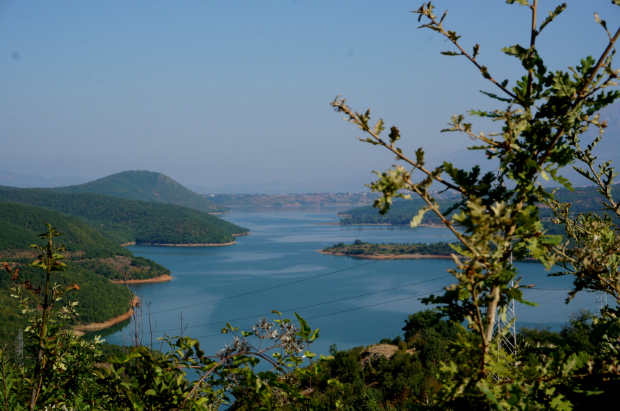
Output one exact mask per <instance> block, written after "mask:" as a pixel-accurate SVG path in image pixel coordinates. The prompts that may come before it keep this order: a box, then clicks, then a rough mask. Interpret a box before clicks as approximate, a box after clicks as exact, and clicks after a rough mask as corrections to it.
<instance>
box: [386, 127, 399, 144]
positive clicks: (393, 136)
mask: <svg viewBox="0 0 620 411" xmlns="http://www.w3.org/2000/svg"><path fill="white" fill-rule="evenodd" d="M389 137H390V142H391V143H392V145H394V143H395V142H396V141H397V140H399V139H400V131H399V130H398V129H397V128H396V127H395V126H392V128H391V129H390V136H389Z"/></svg>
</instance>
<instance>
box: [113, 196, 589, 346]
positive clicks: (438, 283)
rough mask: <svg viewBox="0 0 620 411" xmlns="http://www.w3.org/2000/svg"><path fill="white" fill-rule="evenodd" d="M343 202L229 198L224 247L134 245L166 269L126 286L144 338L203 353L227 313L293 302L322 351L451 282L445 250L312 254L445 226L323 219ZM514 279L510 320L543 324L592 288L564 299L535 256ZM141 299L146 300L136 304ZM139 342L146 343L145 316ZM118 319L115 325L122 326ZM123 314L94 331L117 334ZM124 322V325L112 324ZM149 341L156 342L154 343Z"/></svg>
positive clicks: (421, 237)
mask: <svg viewBox="0 0 620 411" xmlns="http://www.w3.org/2000/svg"><path fill="white" fill-rule="evenodd" d="M350 208H351V207H348V206H343V207H296V208H286V207H280V208H252V209H246V208H235V209H233V212H232V213H231V214H227V215H225V216H224V217H223V218H224V219H226V220H228V221H230V222H232V223H235V224H238V225H240V226H242V227H247V228H249V229H250V231H251V235H249V236H245V237H237V238H236V240H237V244H236V245H233V246H227V247H186V248H185V247H163V246H145V245H134V246H130V247H128V249H130V250H131V251H132V252H133V253H134V254H135V255H137V256H142V257H146V258H150V259H152V260H154V261H156V262H158V263H159V264H162V265H164V266H165V267H168V268H169V269H170V270H171V271H172V276H173V277H174V280H172V281H170V282H167V283H158V284H144V285H141V286H139V287H133V289H134V291H135V292H136V293H137V294H139V295H140V296H141V298H142V301H143V304H145V305H146V304H150V311H151V324H152V326H153V327H154V329H155V331H154V333H153V338H154V339H155V338H157V337H160V336H162V335H164V333H165V334H168V335H172V336H175V335H179V334H180V332H181V327H182V326H183V327H187V328H186V329H185V331H184V335H188V336H191V337H195V338H198V339H199V340H200V341H201V345H202V347H203V349H205V351H206V352H207V354H211V353H214V352H215V351H217V350H219V349H220V348H222V347H223V345H224V344H225V343H227V342H230V341H231V338H232V337H231V335H230V334H220V330H221V329H222V327H223V326H224V325H225V324H226V322H230V323H231V324H232V325H233V326H239V327H240V329H242V330H248V329H251V326H252V324H254V323H255V322H256V321H257V320H258V318H260V317H262V316H265V317H266V318H267V319H273V318H275V317H274V315H273V314H271V311H272V310H278V311H281V312H282V313H283V315H284V316H285V317H286V318H294V312H298V313H299V314H300V315H301V316H302V317H304V318H305V319H306V320H307V321H308V323H309V324H310V326H311V327H312V328H313V329H314V328H321V332H320V338H319V339H318V341H317V342H316V343H315V344H314V345H313V351H315V352H318V353H322V354H327V353H328V352H329V347H330V345H331V344H337V346H338V348H339V349H346V348H351V347H355V346H361V345H368V344H372V343H375V342H378V341H379V340H381V339H383V338H394V337H396V336H397V335H399V334H401V335H402V331H401V329H402V327H403V325H404V321H405V320H406V318H407V316H408V315H409V314H412V313H414V312H416V311H419V310H423V309H425V308H426V306H425V305H423V304H422V303H421V302H420V301H419V298H421V297H423V296H426V295H428V294H430V293H433V292H434V293H438V292H441V288H442V287H445V286H446V285H448V284H450V283H451V280H452V276H450V275H449V274H448V273H447V272H446V270H447V269H449V268H451V267H453V265H454V263H453V262H452V261H451V260H441V259H437V260H433V259H428V260H366V259H356V258H353V257H342V256H331V255H323V254H320V253H319V252H318V251H317V250H319V249H322V248H324V247H326V246H331V245H333V244H335V243H338V242H341V241H342V242H345V243H351V242H353V241H355V240H356V239H360V240H362V241H367V242H379V243H381V242H408V243H411V242H427V243H430V242H438V241H450V240H452V239H453V235H452V234H451V233H450V231H449V230H447V229H443V228H427V227H420V228H417V229H415V230H414V229H411V228H409V227H392V226H339V225H328V224H329V223H335V222H338V221H339V218H338V217H337V216H336V213H337V212H339V211H344V210H347V209H350ZM516 265H517V267H518V268H519V270H520V272H521V275H523V277H524V280H523V284H536V286H537V287H538V288H539V289H537V290H530V291H527V297H528V298H529V299H530V300H531V301H536V302H537V303H539V304H540V306H539V307H529V306H524V305H522V304H517V307H516V313H517V315H518V320H517V327H521V326H529V327H531V326H543V325H550V326H552V327H553V328H559V327H561V325H562V324H564V323H565V322H566V321H567V319H568V316H569V315H570V314H571V313H572V312H575V311H577V310H578V309H579V308H587V309H591V310H593V309H594V308H595V295H594V294H593V293H581V294H580V295H579V296H578V297H576V298H575V299H574V300H573V301H572V302H571V303H570V304H569V305H568V306H567V305H566V304H565V302H564V300H565V297H566V294H567V290H566V289H567V288H569V287H570V285H571V281H572V279H571V278H570V277H547V274H548V272H546V271H545V270H544V267H543V266H542V265H540V264H538V263H536V262H517V263H516ZM145 308H146V307H145ZM143 318H144V324H145V333H144V337H143V344H149V343H150V338H151V334H150V333H149V325H148V318H147V317H146V316H145V317H143ZM123 327H124V328H123ZM126 327H127V324H122V325H119V326H117V327H116V328H115V329H111V330H107V331H104V332H102V333H101V334H103V335H104V338H105V339H106V340H107V341H109V342H111V343H116V344H121V345H122V344H123V334H125V335H126V334H127V328H126ZM121 328H123V329H121ZM157 346H158V345H157Z"/></svg>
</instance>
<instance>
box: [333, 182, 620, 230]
mask: <svg viewBox="0 0 620 411" xmlns="http://www.w3.org/2000/svg"><path fill="white" fill-rule="evenodd" d="M616 187H617V185H616ZM546 191H548V192H550V193H551V192H554V194H553V195H554V198H555V200H556V201H558V202H560V203H570V204H572V206H571V208H570V213H571V217H574V216H576V215H577V214H578V213H595V214H597V215H600V216H602V215H603V213H604V208H603V207H602V206H601V204H600V201H599V200H598V198H597V197H598V192H597V191H596V188H595V187H576V188H574V189H573V190H572V191H571V190H569V189H566V188H560V189H556V190H555V191H554V190H549V189H547V190H546ZM618 195H619V194H615V195H614V198H615V200H616V201H618ZM455 203H456V202H455V200H437V205H438V206H439V210H440V211H442V210H448V209H450V208H451V207H452V206H453V205H455ZM424 205H425V203H424V201H423V200H421V199H417V198H414V199H412V201H402V200H401V201H394V203H393V204H392V206H391V207H390V211H389V213H385V214H381V213H380V210H376V209H375V208H374V207H372V206H365V207H357V208H353V209H351V210H348V211H345V212H343V213H341V215H342V218H341V220H340V223H341V224H343V225H359V224H390V225H409V224H410V222H411V219H412V218H413V216H415V215H416V214H418V212H419V211H420V210H421V209H422V208H423V207H424ZM537 205H543V204H542V203H538V204H537ZM538 213H539V216H540V220H541V222H542V224H543V227H544V229H545V230H546V231H547V234H555V235H562V236H564V237H565V236H566V233H565V230H564V226H563V225H562V224H556V223H554V222H553V217H554V213H553V210H552V209H551V208H549V207H544V208H539V210H538ZM451 215H452V212H451V213H446V214H445V215H444V216H445V217H450V216H451ZM612 219H614V223H615V224H618V223H620V219H619V218H618V217H617V216H613V215H612ZM422 223H423V224H432V225H437V224H441V219H440V218H439V216H437V215H436V214H432V213H426V214H424V218H423V219H422Z"/></svg>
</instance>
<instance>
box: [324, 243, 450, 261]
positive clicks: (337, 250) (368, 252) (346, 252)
mask: <svg viewBox="0 0 620 411" xmlns="http://www.w3.org/2000/svg"><path fill="white" fill-rule="evenodd" d="M318 251H320V252H321V254H329V255H343V256H349V257H357V258H368V259H373V260H387V259H422V258H440V259H443V258H452V257H450V255H451V254H453V253H455V251H454V250H453V249H452V248H451V247H450V245H449V243H446V242H441V243H431V244H426V243H413V244H409V243H388V244H384V243H383V244H371V243H366V242H364V241H361V240H355V241H354V242H353V244H349V245H347V244H344V243H338V244H334V245H333V246H331V247H326V248H324V249H322V250H318Z"/></svg>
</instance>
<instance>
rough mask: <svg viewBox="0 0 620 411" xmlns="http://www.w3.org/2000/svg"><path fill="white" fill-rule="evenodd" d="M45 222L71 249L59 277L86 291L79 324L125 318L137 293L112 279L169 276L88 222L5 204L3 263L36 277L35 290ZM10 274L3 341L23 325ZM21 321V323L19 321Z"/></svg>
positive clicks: (0, 301)
mask: <svg viewBox="0 0 620 411" xmlns="http://www.w3.org/2000/svg"><path fill="white" fill-rule="evenodd" d="M41 221H43V222H45V221H54V222H56V224H57V228H58V229H59V230H60V231H61V232H62V233H63V237H62V239H63V242H64V245H65V246H66V248H67V252H66V253H65V255H66V257H67V258H66V260H65V261H68V262H70V263H71V264H70V266H69V268H68V269H67V271H64V272H62V273H59V274H58V277H57V281H58V283H59V284H62V285H70V284H74V283H77V284H78V285H79V286H80V288H81V290H80V293H77V294H75V298H74V299H73V300H74V301H78V302H79V307H80V310H79V312H80V316H79V317H77V318H75V319H74V323H75V322H80V323H92V322H103V321H106V320H109V319H110V318H113V317H116V316H118V315H121V314H123V313H125V312H127V310H128V309H129V304H130V301H131V299H132V298H133V295H132V294H131V293H130V292H129V291H128V289H127V287H125V286H124V285H120V284H114V283H112V282H110V281H109V280H122V279H123V273H122V271H124V272H125V276H126V277H127V278H128V279H148V278H154V277H159V276H161V275H165V274H170V271H169V270H168V269H167V268H165V267H162V266H161V265H159V264H157V263H155V262H153V261H151V260H147V259H146V258H142V257H134V256H133V254H132V253H131V252H130V251H129V250H127V249H125V248H123V247H121V246H120V245H118V244H117V243H115V242H113V241H111V240H109V239H107V238H105V237H104V236H102V235H101V234H100V233H98V232H97V231H96V230H94V229H93V228H92V227H90V226H89V225H87V224H86V223H84V222H82V221H80V220H78V219H76V218H74V217H70V216H67V215H62V214H59V213H57V212H54V211H51V210H46V209H42V208H36V207H30V206H25V205H20V204H13V203H3V202H0V262H7V263H9V264H10V265H11V266H13V267H14V268H19V270H20V277H21V276H22V275H23V276H24V277H25V278H29V279H31V280H30V281H31V282H32V283H33V284H34V286H35V288H36V287H37V286H38V285H39V284H41V282H42V277H41V273H40V270H35V269H34V268H32V267H29V266H28V264H29V263H30V262H31V261H32V259H33V258H36V256H37V255H38V254H37V252H36V251H34V250H30V249H29V248H28V246H29V245H30V244H37V243H40V239H39V237H38V234H39V232H40V230H41V223H40V222H41ZM9 279H10V276H9V275H8V274H7V273H6V271H4V270H2V272H1V273H0V315H1V317H0V318H2V319H3V320H2V321H1V322H0V340H5V339H6V338H12V337H13V336H14V335H15V333H16V331H17V329H18V328H20V327H21V328H23V327H24V320H23V317H20V316H19V315H18V311H19V310H18V304H17V301H16V300H15V299H13V298H10V297H9V294H10V293H9V288H10V286H11V282H10V281H9ZM20 318H21V320H20Z"/></svg>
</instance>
